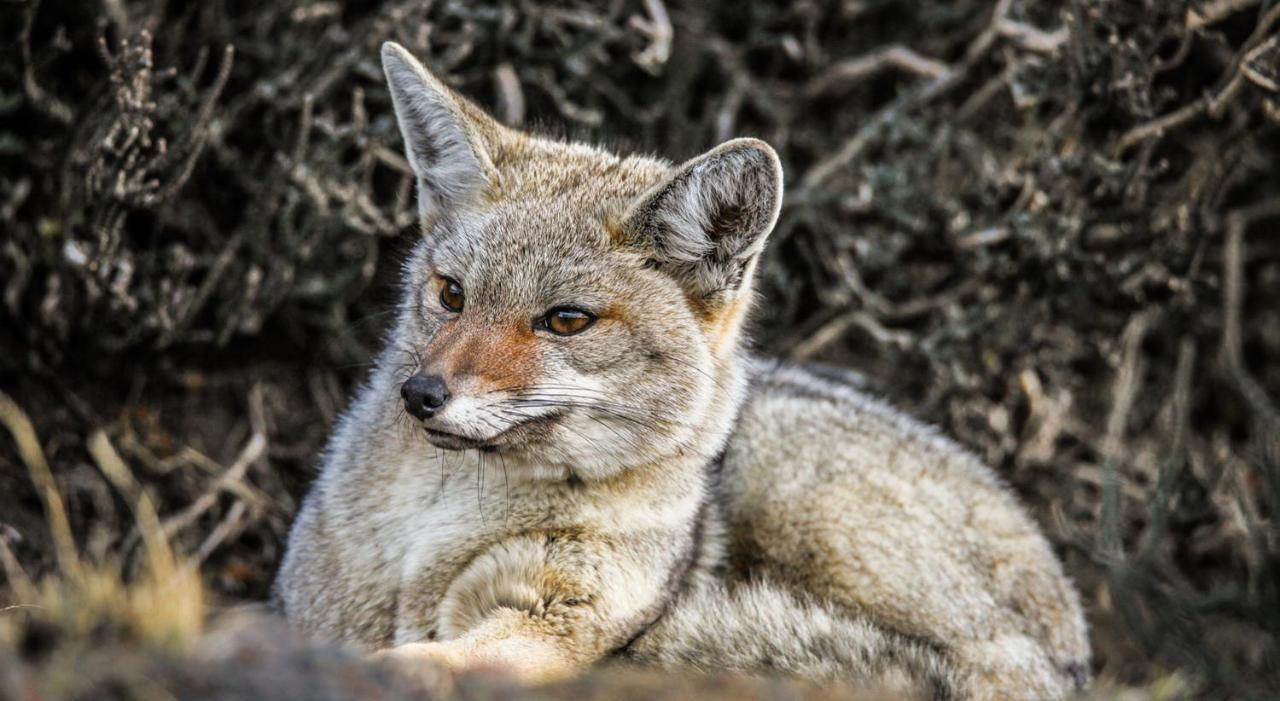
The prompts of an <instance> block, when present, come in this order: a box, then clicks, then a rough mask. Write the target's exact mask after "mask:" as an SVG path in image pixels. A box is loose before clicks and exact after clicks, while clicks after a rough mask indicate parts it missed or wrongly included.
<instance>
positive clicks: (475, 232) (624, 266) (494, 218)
mask: <svg viewBox="0 0 1280 701" xmlns="http://www.w3.org/2000/svg"><path fill="white" fill-rule="evenodd" d="M554 146H555V147H554V148H550V147H547V148H545V149H540V152H539V153H536V154H534V153H533V150H532V147H529V148H527V149H526V153H525V157H524V158H522V159H516V160H514V161H513V160H508V161H507V162H505V163H504V166H505V168H506V169H505V170H504V171H503V176H502V178H501V180H500V182H498V183H495V184H494V186H493V188H492V189H493V191H494V192H495V193H497V194H493V193H491V194H490V196H489V197H486V198H483V199H482V200H481V201H480V202H478V203H477V204H475V205H472V206H469V207H462V208H459V209H457V210H455V211H452V212H449V213H448V214H446V215H445V216H442V217H440V218H439V219H438V220H437V221H436V222H434V223H433V224H432V226H431V227H430V230H429V231H427V232H425V234H424V241H423V243H422V245H423V247H424V248H425V254H426V255H425V263H426V266H427V267H428V268H429V269H430V271H431V272H435V273H439V274H442V275H448V276H450V277H454V278H456V279H458V280H459V281H461V282H465V283H467V285H466V287H467V288H468V289H467V294H468V297H469V298H471V299H474V300H475V301H486V300H484V299H483V298H485V297H492V298H493V299H489V300H487V301H489V302H494V303H497V302H501V301H504V299H506V300H509V299H510V298H511V297H512V296H515V297H517V298H527V297H530V296H535V297H538V298H539V300H540V301H544V302H548V303H569V302H573V301H589V300H558V299H556V297H557V296H561V295H572V294H577V295H579V296H580V295H581V294H582V293H583V292H585V291H589V290H593V289H596V290H602V291H603V290H616V289H617V288H619V287H620V286H625V279H626V277H627V274H626V272H625V271H628V270H635V269H637V268H639V267H640V266H641V265H642V262H643V259H642V258H641V257H640V256H639V255H638V254H637V253H636V252H634V251H631V250H629V249H626V248H624V247H623V246H621V245H620V244H619V241H618V236H617V234H616V230H615V225H614V223H613V222H614V220H615V219H616V218H617V217H618V216H619V215H620V214H621V212H622V210H623V209H624V208H625V207H626V206H627V205H628V204H629V203H630V202H632V201H633V200H634V199H635V198H636V197H638V196H639V195H640V194H642V193H643V192H644V191H645V190H646V189H648V188H649V187H651V186H652V185H653V183H655V182H656V181H657V180H659V179H660V178H661V177H662V174H663V173H664V172H665V170H666V168H667V166H666V165H665V164H664V163H662V162H659V161H656V160H652V159H647V158H636V157H630V158H619V157H617V156H613V155H611V154H608V153H604V152H601V151H598V150H597V149H594V148H592V147H583V146H578V145H565V144H556V145H554ZM535 156H536V157H535ZM607 302H608V300H607V299H601V300H599V303H601V304H604V303H607Z"/></svg>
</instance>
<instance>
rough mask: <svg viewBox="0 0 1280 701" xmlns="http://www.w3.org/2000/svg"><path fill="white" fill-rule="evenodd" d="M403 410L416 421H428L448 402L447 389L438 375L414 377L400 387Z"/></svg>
mask: <svg viewBox="0 0 1280 701" xmlns="http://www.w3.org/2000/svg"><path fill="white" fill-rule="evenodd" d="M400 396H401V397H403V398H404V410H405V411H407V412H409V413H410V414H411V415H413V417H414V418H417V419H429V418H431V417H432V416H435V415H436V412H437V411H439V410H440V407H442V406H444V403H445V402H447V401H449V387H448V386H447V385H445V383H444V378H443V377H440V376H439V375H414V376H413V377H410V378H409V379H408V380H406V381H405V383H404V384H403V385H401V386H400Z"/></svg>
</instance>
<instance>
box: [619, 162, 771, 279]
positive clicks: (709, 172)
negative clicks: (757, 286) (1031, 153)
mask: <svg viewBox="0 0 1280 701" xmlns="http://www.w3.org/2000/svg"><path fill="white" fill-rule="evenodd" d="M781 204H782V165H781V163H780V162H779V161H778V155H777V154H776V153H774V151H773V149H772V148H770V146H769V145H768V144H766V143H765V142H763V141H760V140H758V139H734V140H732V141H727V142H725V143H723V144H721V145H720V146H718V147H716V148H714V149H712V150H711V151H708V152H707V153H705V154H703V155H701V156H698V157H697V158H694V159H693V160H690V161H688V162H686V163H685V164H683V165H681V166H679V167H678V168H676V169H674V170H673V171H672V172H671V174H669V175H668V176H667V177H666V178H665V179H663V180H662V181H661V182H659V183H658V184H657V185H655V186H654V187H653V188H651V189H650V190H649V191H648V192H646V193H645V194H643V195H641V196H640V198H639V199H637V200H636V201H635V202H634V203H632V204H631V206H630V207H628V208H627V211H626V213H625V214H624V215H623V219H622V231H623V234H624V237H625V238H626V239H627V241H628V242H629V243H631V244H633V245H638V246H640V247H642V248H644V249H646V250H648V251H649V252H650V255H651V256H652V258H653V261H654V263H655V264H657V265H658V266H659V267H661V268H662V269H664V270H667V271H668V272H670V273H671V274H672V275H673V276H675V278H676V280H678V281H679V282H680V283H681V284H682V285H683V286H684V288H685V291H686V292H687V293H688V294H689V296H690V297H691V298H692V299H694V300H696V301H699V302H704V303H712V304H714V303H715V302H716V301H719V300H724V299H727V298H729V297H732V296H733V294H734V293H735V292H736V291H737V290H739V289H740V288H742V287H744V286H745V285H746V284H747V283H748V282H749V281H750V276H751V272H752V270H753V269H754V265H755V261H756V257H757V256H758V255H759V253H760V251H761V250H763V249H764V243H765V239H766V238H768V236H769V232H770V231H772V230H773V225H774V222H776V221H777V219H778V209H779V208H780V206H781Z"/></svg>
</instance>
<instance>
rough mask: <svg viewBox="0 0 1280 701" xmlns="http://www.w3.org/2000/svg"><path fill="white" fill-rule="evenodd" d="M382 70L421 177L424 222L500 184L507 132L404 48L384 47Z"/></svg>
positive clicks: (420, 203)
mask: <svg viewBox="0 0 1280 701" xmlns="http://www.w3.org/2000/svg"><path fill="white" fill-rule="evenodd" d="M382 70H383V72H384V73H385V74H386V76H387V86H388V87H389V88H390V89H391V102H392V104H393V105H394V106H395V112H396V120H397V121H398V122H399V124H400V134H401V136H403V137H404V147H405V155H406V156H407V157H408V159H409V166H410V167H412V168H413V172H414V174H415V175H417V176H418V211H419V214H420V215H421V216H422V219H423V220H424V221H429V220H430V219H432V218H434V216H436V215H437V214H438V213H439V212H440V211H442V210H444V209H446V208H448V207H452V206H456V205H458V204H462V203H466V202H468V201H472V200H473V199H474V198H475V197H476V196H477V195H478V194H479V193H481V192H483V191H484V190H485V189H486V188H488V187H489V186H490V185H493V184H494V182H495V180H496V178H497V171H496V169H495V168H494V165H493V155H494V152H495V150H496V149H497V148H500V146H501V143H500V142H501V140H502V138H503V137H504V135H505V127H503V126H502V125H500V124H498V123H497V122H496V121H494V120H493V119H492V118H490V117H489V116H488V115H486V114H485V113H484V111H483V110H481V109H480V108H479V107H476V106H475V105H473V104H472V103H470V102H468V101H467V100H466V98H464V97H462V96H460V95H458V94H457V93H455V92H453V91H452V90H450V89H449V87H448V86H446V85H445V84H444V83H442V82H440V80H439V79H438V78H436V77H435V76H434V75H431V73H430V71H428V70H427V69H426V68H425V67H423V65H422V64H421V63H419V62H418V60H417V59H416V58H414V57H413V56H412V55H411V54H410V53H409V52H408V51H407V50H406V49H405V48H404V47H403V46H400V45H399V44H396V43H395V42H390V41H389V42H387V43H385V44H383V45H382Z"/></svg>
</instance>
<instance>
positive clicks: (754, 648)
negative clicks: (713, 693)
mask: <svg viewBox="0 0 1280 701" xmlns="http://www.w3.org/2000/svg"><path fill="white" fill-rule="evenodd" d="M624 655H625V656H626V657H628V658H630V659H632V660H634V661H637V662H640V663H643V664H649V665H655V666H659V667H665V668H684V669H694V670H698V671H703V672H711V671H736V672H747V673H756V674H759V673H776V674H782V675H788V676H796V677H801V678H804V679H812V680H839V681H843V682H846V683H849V684H853V685H855V686H858V687H862V688H866V689H867V690H868V691H873V692H877V693H885V694H890V695H891V697H893V698H900V697H902V696H908V697H917V698H928V699H954V698H963V697H964V693H963V691H962V690H961V689H959V686H960V684H961V681H960V678H959V677H958V676H957V675H956V674H955V673H954V671H953V670H952V669H951V666H950V665H949V664H948V662H947V660H946V658H945V656H944V655H943V654H942V653H941V652H940V651H939V650H937V649H935V648H934V647H932V646H930V645H929V644H928V643H925V642H923V641H919V640H915V639H912V638H910V637H907V636H904V635H900V634H896V633H893V632H891V631H887V630H884V629H882V628H879V627H877V626H875V625H873V624H872V623H870V622H869V621H866V620H861V619H856V618H851V617H849V616H847V615H843V614H841V613H838V612H836V611H834V610H831V609H829V608H826V607H824V606H822V605H821V604H819V603H816V602H810V601H804V600H801V599H799V598H797V597H796V596H794V595H793V594H791V593H789V592H787V591H785V590H783V589H782V588H780V587H777V586H775V585H772V584H769V583H767V582H753V583H750V584H741V585H737V586H733V587H729V586H726V585H724V584H721V583H719V582H714V581H708V582H704V583H701V584H700V585H699V586H697V587H696V588H694V589H693V590H691V591H687V592H685V593H683V594H682V595H681V596H680V598H679V599H678V600H677V601H676V602H675V603H674V604H673V606H672V608H671V610H669V611H668V612H667V613H666V615H664V616H663V617H662V618H661V619H660V620H659V621H658V622H657V623H655V624H654V625H653V627H651V628H650V629H649V630H647V631H645V633H644V634H643V635H641V636H640V637H639V638H638V639H637V640H636V641H635V642H633V643H632V644H631V645H630V646H629V647H628V648H627V650H626V651H625V652H624Z"/></svg>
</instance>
